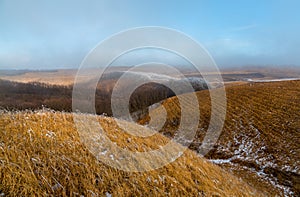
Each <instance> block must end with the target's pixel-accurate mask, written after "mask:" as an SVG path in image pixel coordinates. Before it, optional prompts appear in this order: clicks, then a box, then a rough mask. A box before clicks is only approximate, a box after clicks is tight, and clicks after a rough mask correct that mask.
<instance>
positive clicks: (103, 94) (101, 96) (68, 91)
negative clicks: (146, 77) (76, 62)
mask: <svg viewBox="0 0 300 197" xmlns="http://www.w3.org/2000/svg"><path fill="white" fill-rule="evenodd" d="M115 75H116V74H115ZM118 77H119V75H118V74H117V75H116V76H114V77H113V79H112V78H103V79H101V81H100V82H101V83H98V86H97V89H96V93H95V109H96V113H97V114H103V113H105V114H107V115H109V116H111V115H112V109H111V95H112V90H113V87H114V85H115V83H116V81H117V79H118ZM191 84H192V86H193V87H194V89H195V90H196V91H199V90H202V89H207V85H203V84H195V83H191ZM178 85H180V84H178ZM86 87H87V88H90V86H89V85H88V84H86ZM125 91H126V90H125ZM181 92H182V93H185V92H187V91H186V90H182V91H181ZM174 95H175V93H174V92H173V91H172V90H171V89H169V88H168V87H166V86H164V85H162V84H158V83H147V84H144V85H142V86H140V87H139V88H137V89H136V90H135V91H134V92H133V94H132V95H131V97H130V102H129V111H130V112H136V111H139V110H144V109H145V108H147V107H148V106H150V105H152V104H154V103H157V102H159V101H162V100H164V99H166V98H169V97H172V96H174ZM0 107H2V108H5V109H8V110H25V109H32V110H35V109H41V108H42V107H47V108H51V109H54V110H58V111H67V112H71V111H72V86H71V85H70V86H61V85H49V84H45V83H39V82H32V83H19V82H12V81H6V80H0Z"/></svg>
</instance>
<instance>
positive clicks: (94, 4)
mask: <svg viewBox="0 0 300 197" xmlns="http://www.w3.org/2000/svg"><path fill="white" fill-rule="evenodd" d="M299 8H300V1H296V0H295V1H288V0H287V1H285V0H282V1H276V0H273V1H264V0H261V1H259V0H257V1H255V0H249V1H239V0H236V1H225V0H224V1H221V0H220V1H218V0H216V1H210V0H207V1H200V0H198V1H197V0H196V1H174V0H173V1H163V0H157V1H156V0H151V1H145V0H144V1H143V0H137V1H125V0H124V1H121V0H120V1H113V0H110V1H108V0H107V1H83V0H82V1H76V0H72V1H58V0H57V1H56V0H49V1H40V0H39V1H32V0H26V1H22V0H19V1H16V0H6V1H5V0H0V69H8V68H13V69H24V68H26V69H27V68H34V69H37V68H38V69H52V68H77V67H78V66H79V65H80V63H81V61H82V59H83V58H84V57H85V55H86V54H87V53H88V52H89V51H90V50H91V49H92V48H93V47H95V45H96V44H97V43H99V42H100V41H101V40H103V39H105V38H106V37H108V36H110V35H111V34H114V33H117V32H119V31H121V30H124V29H128V28H132V27H138V26H165V27H169V28H173V29H178V30H180V31H182V32H184V33H186V34H188V35H190V36H191V37H193V38H194V39H195V40H197V41H198V42H200V43H201V44H202V45H203V46H204V47H205V48H206V49H207V50H208V51H209V52H210V53H211V55H212V56H213V58H214V59H215V61H216V62H217V64H218V65H219V66H220V67H222V66H231V65H233V66H237V65H300V55H299V54H300V38H299V36H300V12H299Z"/></svg>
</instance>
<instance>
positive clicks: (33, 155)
mask: <svg viewBox="0 0 300 197" xmlns="http://www.w3.org/2000/svg"><path fill="white" fill-rule="evenodd" d="M82 116H84V115H82ZM99 122H100V123H101V124H102V125H103V127H104V128H105V130H107V135H108V136H109V137H110V138H111V140H112V141H115V142H116V143H118V144H119V145H120V146H122V145H123V146H124V145H125V144H126V143H127V144H131V149H132V150H139V147H144V146H146V147H151V148H155V146H157V145H156V144H160V143H161V144H164V143H165V142H166V141H167V138H165V137H163V136H162V135H156V137H155V138H154V139H152V140H143V139H138V138H136V139H133V140H132V141H130V142H129V141H128V140H127V139H128V136H126V135H124V132H123V131H122V130H120V128H118V127H117V126H116V125H115V124H114V123H113V122H114V121H113V119H111V118H104V117H99ZM0 128H1V129H0V193H2V194H4V195H7V196H33V195H35V196H47V195H54V196H58V195H59V196H80V195H84V196H98V195H99V196H102V195H109V194H112V195H113V196H122V195H123V196H180V195H181V196H183V195H185V196H188V195H190V196H213V195H215V196H259V195H261V194H260V193H258V192H256V191H255V190H254V189H252V188H251V187H250V186H248V185H247V184H245V183H244V182H242V181H240V180H238V179H237V178H235V177H234V176H232V175H231V174H229V173H227V172H225V171H223V170H222V169H220V168H219V167H218V166H216V165H213V164H211V163H210V162H207V161H206V160H205V159H203V158H200V157H199V156H198V155H196V154H195V153H194V152H192V151H186V152H185V153H184V155H183V156H182V157H181V158H179V159H177V160H176V161H175V162H173V163H171V164H168V165H167V166H165V167H163V168H161V169H158V170H154V171H149V172H144V173H129V172H123V171H119V170H116V169H114V168H111V167H109V166H106V165H104V164H102V163H101V162H98V161H97V160H96V159H95V158H94V156H93V155H91V154H90V152H89V151H88V150H87V148H86V147H85V146H84V144H82V143H81V142H80V139H79V135H78V133H77V131H76V128H75V126H74V123H73V116H72V114H69V113H60V112H51V111H37V112H30V111H27V112H16V113H12V112H1V115H0ZM154 140H155V141H154ZM129 147H130V145H129Z"/></svg>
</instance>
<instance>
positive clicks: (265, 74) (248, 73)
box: [0, 67, 300, 85]
mask: <svg viewBox="0 0 300 197" xmlns="http://www.w3.org/2000/svg"><path fill="white" fill-rule="evenodd" d="M129 68H130V67H109V69H108V70H107V71H106V72H107V73H110V72H116V71H126V70H128V69H129ZM97 70H98V69H87V70H86V76H83V77H81V78H80V79H78V80H77V81H78V82H82V83H84V82H88V81H89V80H91V79H93V78H96V77H99V76H97ZM99 70H101V69H99ZM154 71H155V70H154ZM180 71H181V72H182V73H183V74H185V75H186V76H189V77H191V76H196V77H199V73H195V72H194V71H190V70H185V69H182V70H180ZM221 73H222V76H223V79H224V81H225V82H232V81H234V82H235V81H247V79H253V80H263V79H280V78H300V69H299V68H293V67H287V68H286V69H284V68H283V69H282V68H281V69H279V68H272V67H270V68H267V67H262V68H260V67H258V68H255V67H243V68H239V69H234V68H232V69H230V68H228V69H223V70H221ZM76 74H77V70H76V69H61V70H59V69H58V70H49V71H47V70H44V71H38V70H37V71H31V70H3V71H0V79H3V80H11V81H16V82H22V83H29V82H40V83H47V84H51V85H72V84H73V83H74V79H75V76H76ZM214 74H215V73H204V75H214Z"/></svg>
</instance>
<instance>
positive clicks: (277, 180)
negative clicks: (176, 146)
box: [140, 80, 300, 196]
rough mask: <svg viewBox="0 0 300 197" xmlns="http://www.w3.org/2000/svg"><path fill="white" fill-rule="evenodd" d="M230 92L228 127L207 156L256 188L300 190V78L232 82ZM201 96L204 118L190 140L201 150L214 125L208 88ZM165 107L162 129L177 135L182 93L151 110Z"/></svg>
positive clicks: (299, 192)
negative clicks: (207, 134)
mask: <svg viewBox="0 0 300 197" xmlns="http://www.w3.org/2000/svg"><path fill="white" fill-rule="evenodd" d="M212 91H218V89H215V90H212ZM226 94H227V102H228V103H227V109H226V110H227V111H226V112H227V114H226V120H225V124H224V128H223V131H222V133H221V136H220V137H219V140H218V142H217V144H215V145H214V148H213V150H211V151H210V152H209V153H208V154H207V155H206V156H205V157H206V158H208V159H210V160H211V161H212V162H214V163H217V164H218V165H220V166H222V167H224V168H226V169H228V170H230V171H232V172H234V174H236V175H237V176H239V177H241V178H243V179H244V180H245V181H247V182H248V183H249V184H250V185H252V186H253V187H255V188H260V187H269V189H270V190H273V191H274V192H279V193H278V194H279V195H286V196H299V195H300V171H299V170H300V169H299V166H300V163H299V161H300V159H299V155H300V147H299V144H300V105H299V103H300V81H299V80H298V81H297V80H296V81H278V82H264V83H247V84H241V85H234V86H232V85H229V86H228V87H226ZM197 96H198V100H199V103H201V105H200V107H199V108H200V112H201V120H200V122H199V129H198V132H197V137H196V139H195V140H194V142H193V143H192V144H191V146H190V149H192V150H194V151H199V147H200V145H201V142H202V140H203V137H204V135H205V133H206V130H207V128H208V124H209V120H210V107H211V106H210V100H211V98H210V96H209V92H208V91H201V92H197ZM161 107H164V108H165V110H166V111H167V120H166V123H165V125H164V127H163V129H162V130H161V133H163V134H164V135H166V136H170V137H172V136H174V134H175V133H176V131H177V128H178V125H179V124H180V106H179V102H178V99H177V98H176V97H172V98H169V99H167V100H165V101H163V102H162V105H160V106H159V107H158V108H154V109H152V110H153V111H152V112H151V113H156V114H158V113H159V111H160V110H161V109H160V108H161ZM219 107H220V108H224V107H223V106H219ZM223 110H224V109H223ZM158 118H159V117H158ZM149 120H150V117H149V116H147V117H145V118H143V119H142V120H140V123H141V124H147V123H148V122H149Z"/></svg>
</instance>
